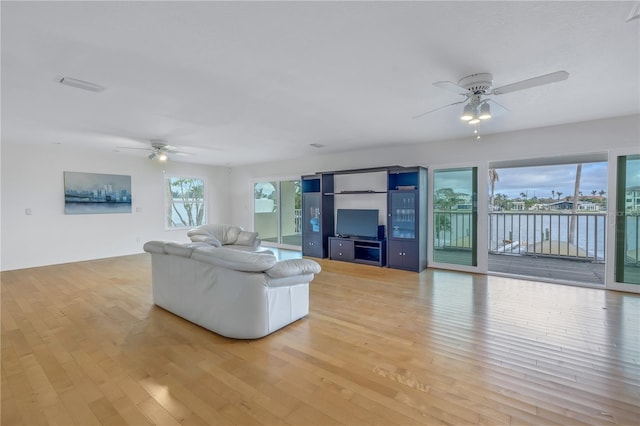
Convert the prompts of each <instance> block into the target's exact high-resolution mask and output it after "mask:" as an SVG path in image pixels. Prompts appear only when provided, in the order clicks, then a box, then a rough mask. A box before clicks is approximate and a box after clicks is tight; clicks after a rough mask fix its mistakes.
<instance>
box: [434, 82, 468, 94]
mask: <svg viewBox="0 0 640 426" xmlns="http://www.w3.org/2000/svg"><path fill="white" fill-rule="evenodd" d="M433 85H434V86H436V87H439V88H441V89H444V90H448V91H450V92H453V93H457V94H459V95H465V96H466V95H467V93H469V91H468V90H467V89H465V88H464V87H462V86H458V85H457V84H456V83H454V82H452V81H436V82H435V83H433Z"/></svg>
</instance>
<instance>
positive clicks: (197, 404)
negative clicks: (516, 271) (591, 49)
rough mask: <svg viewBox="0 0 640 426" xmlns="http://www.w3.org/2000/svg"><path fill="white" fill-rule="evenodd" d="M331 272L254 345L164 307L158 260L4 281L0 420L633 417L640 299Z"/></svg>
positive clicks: (142, 258) (356, 269)
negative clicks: (155, 268)
mask: <svg viewBox="0 0 640 426" xmlns="http://www.w3.org/2000/svg"><path fill="white" fill-rule="evenodd" d="M320 263H321V265H322V267H323V272H322V273H321V274H319V275H318V276H317V277H316V279H315V280H314V281H313V282H312V283H311V296H310V305H311V312H310V314H309V316H308V317H306V318H304V319H302V320H300V321H297V322H296V323H294V324H292V325H290V326H288V327H286V328H284V329H282V330H280V331H278V332H276V333H274V334H272V335H270V336H267V337H265V338H263V339H260V340H254V341H240V340H232V339H227V338H224V337H221V336H218V335H216V334H214V333H211V332H209V331H207V330H204V329H202V328H200V327H198V326H196V325H193V324H191V323H189V322H187V321H184V320H182V319H181V318H178V317H176V316H174V315H172V314H170V313H168V312H166V311H164V310H162V309H160V308H157V307H155V306H154V305H153V304H152V299H151V284H150V280H151V276H150V275H151V274H150V258H149V257H148V255H147V254H141V255H134V256H125V257H119V258H113V259H103V260H96V261H88V262H79V263H71V264H65V265H56V266H48V267H41V268H32V269H24V270H18V271H7V272H3V273H2V275H1V279H2V338H1V344H2V348H1V349H2V388H1V389H2V406H1V409H2V413H1V420H2V425H5V426H7V425H47V424H52V425H54V424H55V425H98V424H105V425H148V424H159V425H231V424H238V425H361V424H372V425H445V424H448V425H466V424H470V425H479V424H482V425H510V424H511V425H529V424H536V425H574V424H576V425H578V424H585V425H614V424H617V425H637V424H640V382H639V381H640V317H639V316H640V296H638V295H632V294H625V293H620V292H609V291H603V290H598V289H588V288H580V287H572V286H562V285H553V284H545V283H537V282H531V281H523V280H515V279H508V278H501V277H487V276H481V275H471V274H464V273H455V272H447V271H439V270H427V271H424V272H422V273H420V274H416V273H412V272H403V271H397V270H391V269H386V268H377V267H372V266H366V265H357V264H351V263H344V262H336V261H329V260H323V261H320Z"/></svg>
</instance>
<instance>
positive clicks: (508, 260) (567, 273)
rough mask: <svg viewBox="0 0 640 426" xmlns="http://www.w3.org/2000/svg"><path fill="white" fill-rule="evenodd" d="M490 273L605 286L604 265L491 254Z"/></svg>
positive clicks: (549, 258) (542, 257)
mask: <svg viewBox="0 0 640 426" xmlns="http://www.w3.org/2000/svg"><path fill="white" fill-rule="evenodd" d="M489 272H490V273H491V272H494V273H501V274H511V275H519V276H524V277H532V278H537V279H542V280H554V281H555V280H558V281H568V282H577V283H582V284H589V285H604V279H605V271H604V263H592V262H589V261H583V260H569V259H559V258H554V257H544V256H527V255H525V256H520V255H509V254H492V253H489Z"/></svg>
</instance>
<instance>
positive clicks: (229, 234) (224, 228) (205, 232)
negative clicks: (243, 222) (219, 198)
mask: <svg viewBox="0 0 640 426" xmlns="http://www.w3.org/2000/svg"><path fill="white" fill-rule="evenodd" d="M242 231H244V229H243V228H242V227H240V226H236V225H225V224H218V223H214V224H208V225H201V226H198V227H197V228H193V229H190V230H189V231H188V232H187V236H188V237H189V238H191V241H203V242H209V241H206V240H205V239H206V238H213V239H214V240H217V241H219V242H220V244H221V245H225V244H234V243H235V242H236V240H237V239H238V235H239V234H240V232H242ZM194 237H195V238H196V239H194ZM214 240H211V241H214ZM212 245H215V244H212Z"/></svg>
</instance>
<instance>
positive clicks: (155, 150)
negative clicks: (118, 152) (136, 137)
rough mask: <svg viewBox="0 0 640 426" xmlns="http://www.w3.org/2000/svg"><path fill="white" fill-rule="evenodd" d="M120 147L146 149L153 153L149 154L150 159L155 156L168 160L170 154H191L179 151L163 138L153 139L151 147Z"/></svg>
mask: <svg viewBox="0 0 640 426" xmlns="http://www.w3.org/2000/svg"><path fill="white" fill-rule="evenodd" d="M118 148H120V149H140V150H144V151H151V153H150V154H149V155H147V158H149V160H153V159H154V158H157V159H158V160H159V161H167V160H168V159H169V155H168V154H175V155H191V154H189V153H186V152H182V151H177V149H176V147H175V146H171V145H169V144H168V143H167V141H164V140H161V139H151V147H149V148H132V147H128V146H119V147H118Z"/></svg>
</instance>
